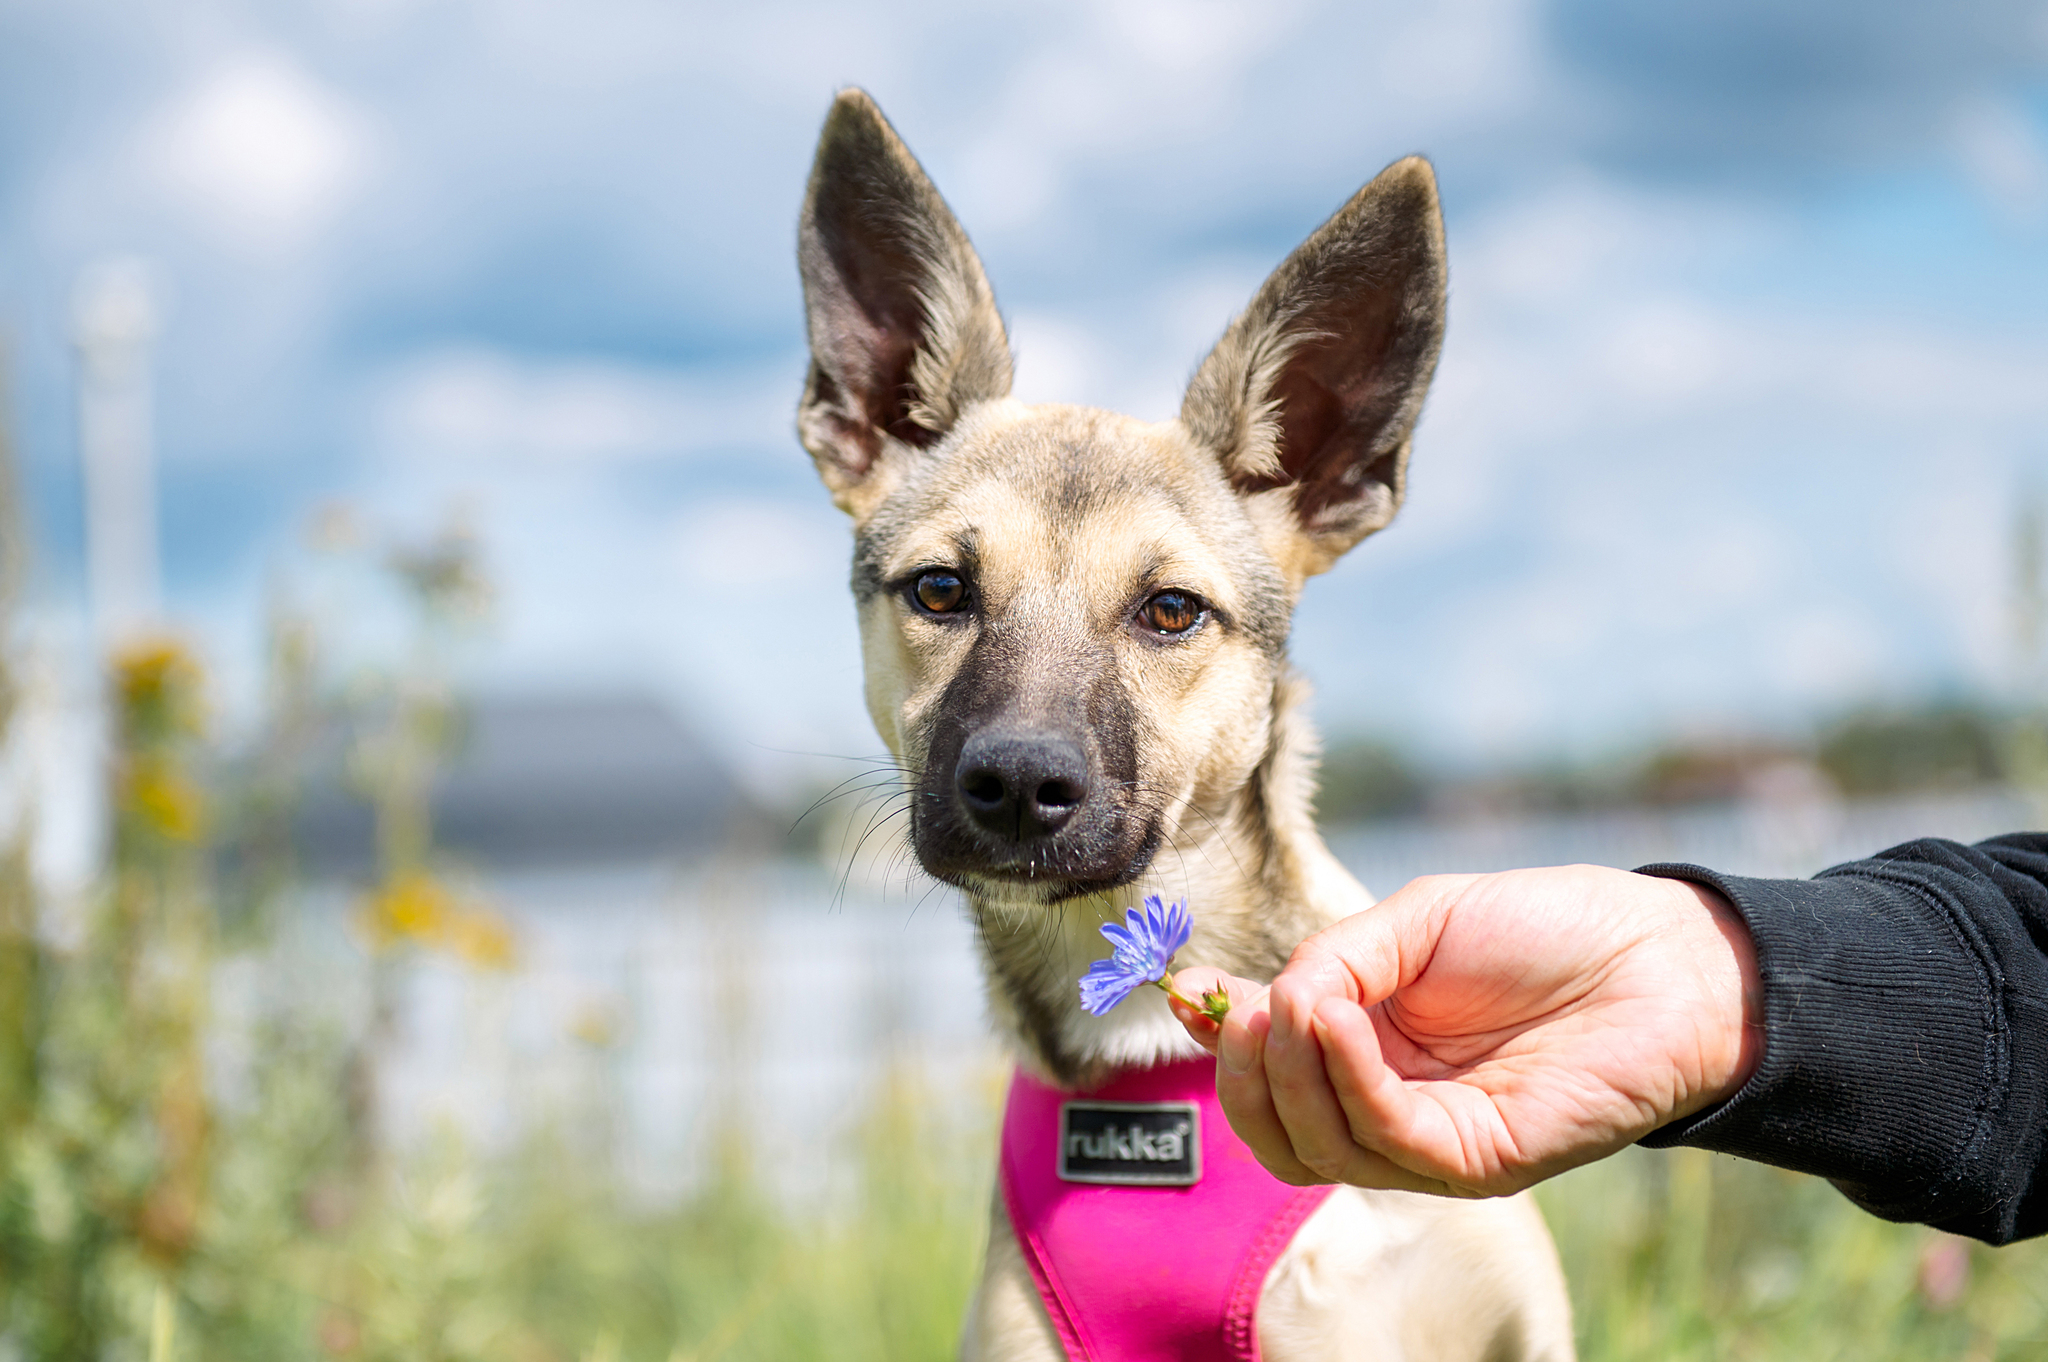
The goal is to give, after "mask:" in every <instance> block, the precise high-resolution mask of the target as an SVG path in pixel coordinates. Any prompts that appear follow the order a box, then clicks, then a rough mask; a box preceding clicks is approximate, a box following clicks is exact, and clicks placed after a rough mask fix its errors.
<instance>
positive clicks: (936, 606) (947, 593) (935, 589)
mask: <svg viewBox="0 0 2048 1362" xmlns="http://www.w3.org/2000/svg"><path fill="white" fill-rule="evenodd" d="M912 590H913V591H914V593H915V594H916V596H917V603H918V604H919V605H921V606H923V607H924V608H925V609H927V610H929V611H931V612H932V613H933V614H934V615H945V614H950V613H952V612H953V611H955V610H958V609H959V608H960V607H961V606H963V605H965V604H967V583H965V582H963V581H961V580H960V578H959V577H957V576H955V575H954V574H953V573H950V572H945V571H933V572H926V573H923V574H921V575H920V576H919V577H918V579H917V585H916V586H915V587H914V588H912Z"/></svg>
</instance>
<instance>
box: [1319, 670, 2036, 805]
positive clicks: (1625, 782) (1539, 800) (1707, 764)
mask: <svg viewBox="0 0 2048 1362" xmlns="http://www.w3.org/2000/svg"><path fill="white" fill-rule="evenodd" d="M2035 736H2036V725H2035V722H2034V719H2033V716H2032V715H2031V714H2029V713H2027V712H2025V711H2018V710H2015V709H2013V708H2011V707H2005V706H1999V705H1995V704H1992V703H1990V702H1987V701H1972V700H1967V699H1954V698H1937V699H1933V700H1928V701H1925V702H1923V703H1919V704H1902V705H1868V706H1859V707H1857V708H1854V709H1851V710H1848V711H1846V712H1843V713H1840V714H1837V715H1834V716H1832V717H1830V718H1828V719H1826V720H1825V721H1823V722H1821V723H1819V724H1817V725H1815V727H1814V728H1813V730H1812V732H1811V734H1810V735H1809V736H1806V737H1804V738H1801V739H1791V740H1788V739H1784V738H1766V737H1750V736H1741V735H1735V736H1723V737H1716V738H1708V739H1693V740H1664V741H1658V742H1653V743H1649V744H1645V745H1643V746H1641V747H1639V748H1634V749H1629V750H1624V751H1620V752H1613V753H1606V754H1602V755H1600V756H1598V757H1594V758H1591V759H1586V760H1580V761H1558V762H1553V763H1548V764H1539V765H1533V766H1528V767H1521V768H1512V769H1508V770H1504V771H1487V772H1480V773H1476V774H1475V773H1460V774H1446V773H1444V772H1442V771H1439V770H1435V769H1432V768H1431V767H1430V766H1428V765H1427V764H1426V763H1424V762H1422V761H1420V760H1418V759H1417V758H1416V757H1414V756H1413V755H1412V754H1411V753H1410V752H1409V751H1407V750H1406V749H1404V748H1403V747H1402V746H1400V745H1399V744H1398V743H1396V742H1393V741H1390V740H1387V739H1385V738H1378V737H1359V736H1349V737H1343V738H1339V739H1337V740H1335V741H1333V742H1331V743H1330V745H1329V747H1328V750H1327V751H1326V752H1325V754H1324V757H1323V767H1322V788H1321V795H1320V797H1319V798H1318V800H1317V812H1318V813H1319V815H1320V816H1321V817H1322V818H1323V820H1324V821H1326V822H1330V823H1347V822H1362V821H1366V820H1370V819H1375V818H1402V817H1414V816H1417V815H1420V814H1423V813H1426V812H1429V811H1432V810H1440V809H1474V808H1477V809H1481V810H1491V811H1498V812H1534V813H1561V812H1572V811H1578V810H1594V809H1616V808H1630V807H1643V806H1651V807H1664V808H1668V807H1675V806H1680V805H1687V804H1704V803H1717V802H1726V801H1730V800H1736V799H1742V798H1745V797H1748V796H1752V795H1755V794H1757V793H1759V792H1760V791H1761V790H1763V789H1764V788H1765V787H1766V786H1767V784H1768V782H1770V781H1771V780H1773V779H1782V778H1783V777H1784V776H1785V775H1786V774H1787V773H1788V772H1797V773H1800V774H1801V775H1802V776H1803V777H1804V779H1805V780H1806V781H1807V784H1808V788H1809V789H1810V790H1811V791H1813V792H1817V793H1821V794H1825V795H1836V796H1840V797H1843V798H1849V799H1868V798H1883V797H1887V796H1900V795H1921V794H1940V793H1952V792H1959V791H1967V790H1975V789H1983V788H1986V787H1993V786H2014V787H2032V786H2034V785H2036V784H2038V783H2039V782H2040V777H2041V774H2042V763H2040V762H2038V761H2035V760H2033V753H2034V751H2035V749H2036V747H2037V745H2038V744H2037V743H2036V742H2035V741H2034V739H2035Z"/></svg>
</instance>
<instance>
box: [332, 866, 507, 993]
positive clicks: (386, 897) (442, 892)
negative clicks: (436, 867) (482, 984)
mask: <svg viewBox="0 0 2048 1362" xmlns="http://www.w3.org/2000/svg"><path fill="white" fill-rule="evenodd" d="M357 918H358V921H359V923H360V924H361V926H362V929H363V931H364V933H365V935H367V936H368V937H369V938H370V942H371V944H372V945H373V946H374V947H376V948H377V949H378V950H388V949H390V948H391V947H393V946H397V945H401V944H403V943H406V942H410V943H412V944H414V945H418V946H422V947H425V948H427V949H429V950H443V951H447V952H448V953H449V954H451V955H455V956H457V957H459V958H461V959H463V960H466V961H468V962H469V963H470V964H472V965H475V966H477V967H478V968H480V969H509V968H510V967H511V965H512V962H513V959H514V956H515V954H516V951H515V945H516V943H515V942H514V940H513V936H512V929H511V927H509V926H508V925H506V923H505V921H504V919H502V918H500V917H499V916H498V915H497V914H496V913H493V912H491V911H490V910H489V909H488V908H483V907H480V906H477V905H474V904H466V903H464V902H463V901H462V899H461V898H459V897H458V896H457V895H456V893H455V892H454V891H453V890H451V889H450V888H448V886H447V885H445V884H443V883H441V881H440V880H438V879H436V878H434V876H432V875H430V874H428V873H426V872H425V871H421V870H413V871H407V872H405V873H403V874H400V875H398V876H395V877H394V878H392V879H391V880H390V881H389V882H388V883H387V884H385V886H384V887H383V888H382V889H379V890H377V891H376V892H374V893H372V894H370V895H368V896H366V897H365V898H364V900H363V902H362V905H361V907H360V909H359V911H358V914H357Z"/></svg>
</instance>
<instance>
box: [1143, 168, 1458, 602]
mask: <svg viewBox="0 0 2048 1362" xmlns="http://www.w3.org/2000/svg"><path fill="white" fill-rule="evenodd" d="M1444 282H1445V268H1444V231H1443V215H1442V212H1441V210H1440V209H1439V208H1438V206H1437V196H1436V175H1435V173H1434V172H1433V171H1432V170H1431V169H1430V167H1429V162H1427V161H1425V160H1423V159H1422V158H1421V157H1419V156H1411V157H1409V158H1408V159H1406V160H1404V161H1397V162H1395V163H1394V164H1393V165H1391V166H1389V167H1387V168H1386V169H1385V170H1383V171H1381V172H1380V174H1379V177H1378V178H1377V179H1375V180H1373V182H1372V183H1371V184H1369V185H1367V186H1365V188H1363V189H1361V190H1359V191H1358V193H1356V194H1355V195H1353V196H1352V198H1351V201H1350V202H1349V203H1347V204H1345V205H1344V206H1343V207H1342V208H1340V209H1338V210H1337V213H1336V215H1335V216H1333V217H1332V218H1331V219H1330V220H1329V221H1328V222H1325V223H1324V224H1323V225H1322V226H1321V227H1319V228H1317V229H1316V232H1315V234H1314V235H1313V236H1311V237H1309V239H1308V240H1307V241H1305V242H1303V243H1302V244H1301V246H1300V247H1299V248H1297V249H1296V250H1295V252H1294V254H1293V255H1291V256H1289V257H1288V258H1287V260H1286V261H1285V262H1284V263H1283V264H1282V265H1281V266H1280V268H1279V269H1277V270H1274V271H1273V274H1272V276H1271V277H1270V278H1268V279H1267V280H1266V282H1265V284H1264V286H1262V287H1261V288H1260V289H1259V292H1258V295H1257V296H1256V297H1254V298H1253V299H1252V302H1251V306H1250V307H1248V308H1246V309H1245V310H1244V312H1243V314H1242V315H1240V316H1239V317H1238V319H1237V320H1236V321H1235V322H1232V323H1231V325H1230V329H1229V330H1228V331H1226V332H1225V333H1224V335H1223V339H1222V340H1220V341H1218V342H1217V343H1216V348H1215V349H1214V350H1212V351H1210V352H1209V357H1208V358H1207V359H1206V360H1204V361H1203V362H1202V367H1201V368H1200V369H1198V370H1196V372H1195V377H1194V380H1193V381H1192V382H1191V383H1189V384H1188V391H1187V396H1186V397H1185V398H1184V399H1183V400H1182V402H1181V411H1180V417H1181V422H1182V424H1183V425H1185V426H1186V427H1187V429H1188V431H1189V432H1190V433H1191V434H1192V435H1193V436H1194V437H1195V438H1196V439H1197V440H1199V441H1200V442H1201V443H1202V444H1204V445H1206V446H1207V447H1208V448H1210V449H1212V450H1213V451H1215V453H1216V456H1217V457H1218V458H1219V459H1220V460H1222V463H1223V469H1224V472H1225V473H1226V474H1227V475H1228V476H1229V478H1230V481H1231V483H1232V485H1234V486H1235V487H1236V488H1237V489H1238V491H1239V492H1240V493H1241V494H1243V495H1245V496H1246V497H1248V498H1250V499H1251V500H1252V501H1253V502H1254V503H1255V504H1256V505H1258V506H1262V507H1264V508H1266V509H1267V510H1268V511H1269V514H1268V515H1261V516H1260V517H1259V518H1260V519H1261V520H1262V521H1263V522H1266V524H1267V526H1268V533H1269V537H1270V536H1271V534H1272V533H1273V531H1276V530H1277V531H1279V537H1280V538H1281V539H1282V540H1284V541H1285V542H1281V543H1274V544H1273V545H1272V547H1273V548H1274V550H1275V551H1276V553H1275V556H1276V557H1277V558H1280V559H1281V560H1282V566H1283V567H1284V568H1286V569H1287V570H1289V571H1290V572H1292V573H1293V574H1294V575H1295V576H1296V577H1297V578H1301V577H1307V576H1310V575H1312V574H1314V573H1317V572H1321V571H1323V570H1325V569H1326V568H1328V567H1329V566H1330V565H1331V564H1333V563H1335V562H1336V561H1337V559H1338V558H1339V557H1340V556H1341V555H1342V554H1343V553H1344V551H1345V550H1347V549H1349V548H1350V547H1351V546H1352V545H1353V544H1356V543H1357V542H1358V541H1359V540H1361V539H1363V538H1365V536H1367V535H1368V534H1371V533H1372V532H1373V531H1374V530H1377V529H1380V528H1382V527H1383V526H1385V525H1386V523H1387V522H1388V521H1390V520H1392V519H1393V518H1394V512H1395V511H1397V510H1399V509H1400V506H1401V497H1402V493H1403V491H1404V488H1405V484H1406V481H1407V471H1408V442H1409V436H1410V434H1411V433H1412V432H1413V430H1414V428H1415V418H1416V417H1417V416H1418V415H1419V414H1420V413H1421V410H1422V398H1423V394H1424V393H1425V392H1427V391H1428V389H1429V380H1430V376H1431V374H1433V373H1434V372H1435V370H1436V359H1437V352H1438V350H1439V349H1441V348H1442V345H1443V336H1444ZM1274 522H1280V523H1278V524H1275V523H1274Z"/></svg>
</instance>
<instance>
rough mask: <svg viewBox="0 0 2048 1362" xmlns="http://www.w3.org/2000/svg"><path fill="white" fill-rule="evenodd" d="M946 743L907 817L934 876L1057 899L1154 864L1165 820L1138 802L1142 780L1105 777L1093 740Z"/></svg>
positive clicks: (956, 735) (1049, 734)
mask: <svg viewBox="0 0 2048 1362" xmlns="http://www.w3.org/2000/svg"><path fill="white" fill-rule="evenodd" d="M940 737H941V741H939V742H937V743H935V744H934V746H933V750H932V751H931V752H930V753H928V755H927V758H926V761H925V765H924V770H923V771H922V772H921V773H920V775H919V778H918V780H917V782H916V785H915V795H914V797H913V799H912V802H911V819H910V840H911V846H912V848H913V849H914V850H915V851H916V853H917V859H918V861H919V863H920V864H922V865H923V867H924V869H925V871H926V873H928V874H930V875H931V876H932V877H933V878H935V879H938V880H942V881H944V882H945V883H947V884H951V885H954V886H957V887H958V888H961V889H965V890H967V891H968V892H970V893H974V894H978V895H981V896H983V897H992V898H1003V899H1011V900H1015V899H1024V900H1027V901H1034V902H1041V903H1058V902H1061V901H1063V900H1066V899H1071V898H1078V897H1081V896H1083V895H1087V894H1096V893H1101V892H1104V891H1106V890H1110V889H1114V888H1116V887H1117V886H1119V885H1123V884H1128V883H1130V882H1131V881H1132V880H1134V879H1136V878H1137V877H1138V876H1140V875H1142V874H1144V873H1145V871H1146V869H1147V868H1148V867H1150V865H1151V864H1152V858H1153V856H1154V855H1155V854H1156V853H1157V851H1158V849H1159V844H1160V840H1161V824H1160V819H1159V817H1158V816H1157V814H1156V812H1154V811H1152V810H1150V809H1147V808H1145V807H1144V806H1143V805H1142V803H1140V802H1139V801H1137V800H1136V799H1135V798H1133V793H1132V792H1133V791H1134V790H1135V789H1136V788H1137V781H1136V780H1135V778H1134V777H1135V772H1132V773H1130V774H1128V775H1125V774H1122V773H1113V772H1111V771H1109V770H1107V769H1105V768H1106V767H1107V765H1108V763H1106V762H1105V761H1104V760H1103V759H1102V757H1101V755H1100V753H1099V752H1098V751H1094V750H1091V747H1092V746H1093V745H1092V744H1091V743H1089V742H1088V740H1087V737H1086V736H1085V734H1075V733H1071V732H1059V731H1047V730H1044V729H1031V728H1022V727H1009V726H1003V727H989V728H983V729H980V730H978V731H975V732H972V733H962V732H958V731H955V732H953V733H948V734H942V735H940ZM948 739H950V740H948ZM1118 764H1119V765H1120V764H1121V763H1118Z"/></svg>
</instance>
